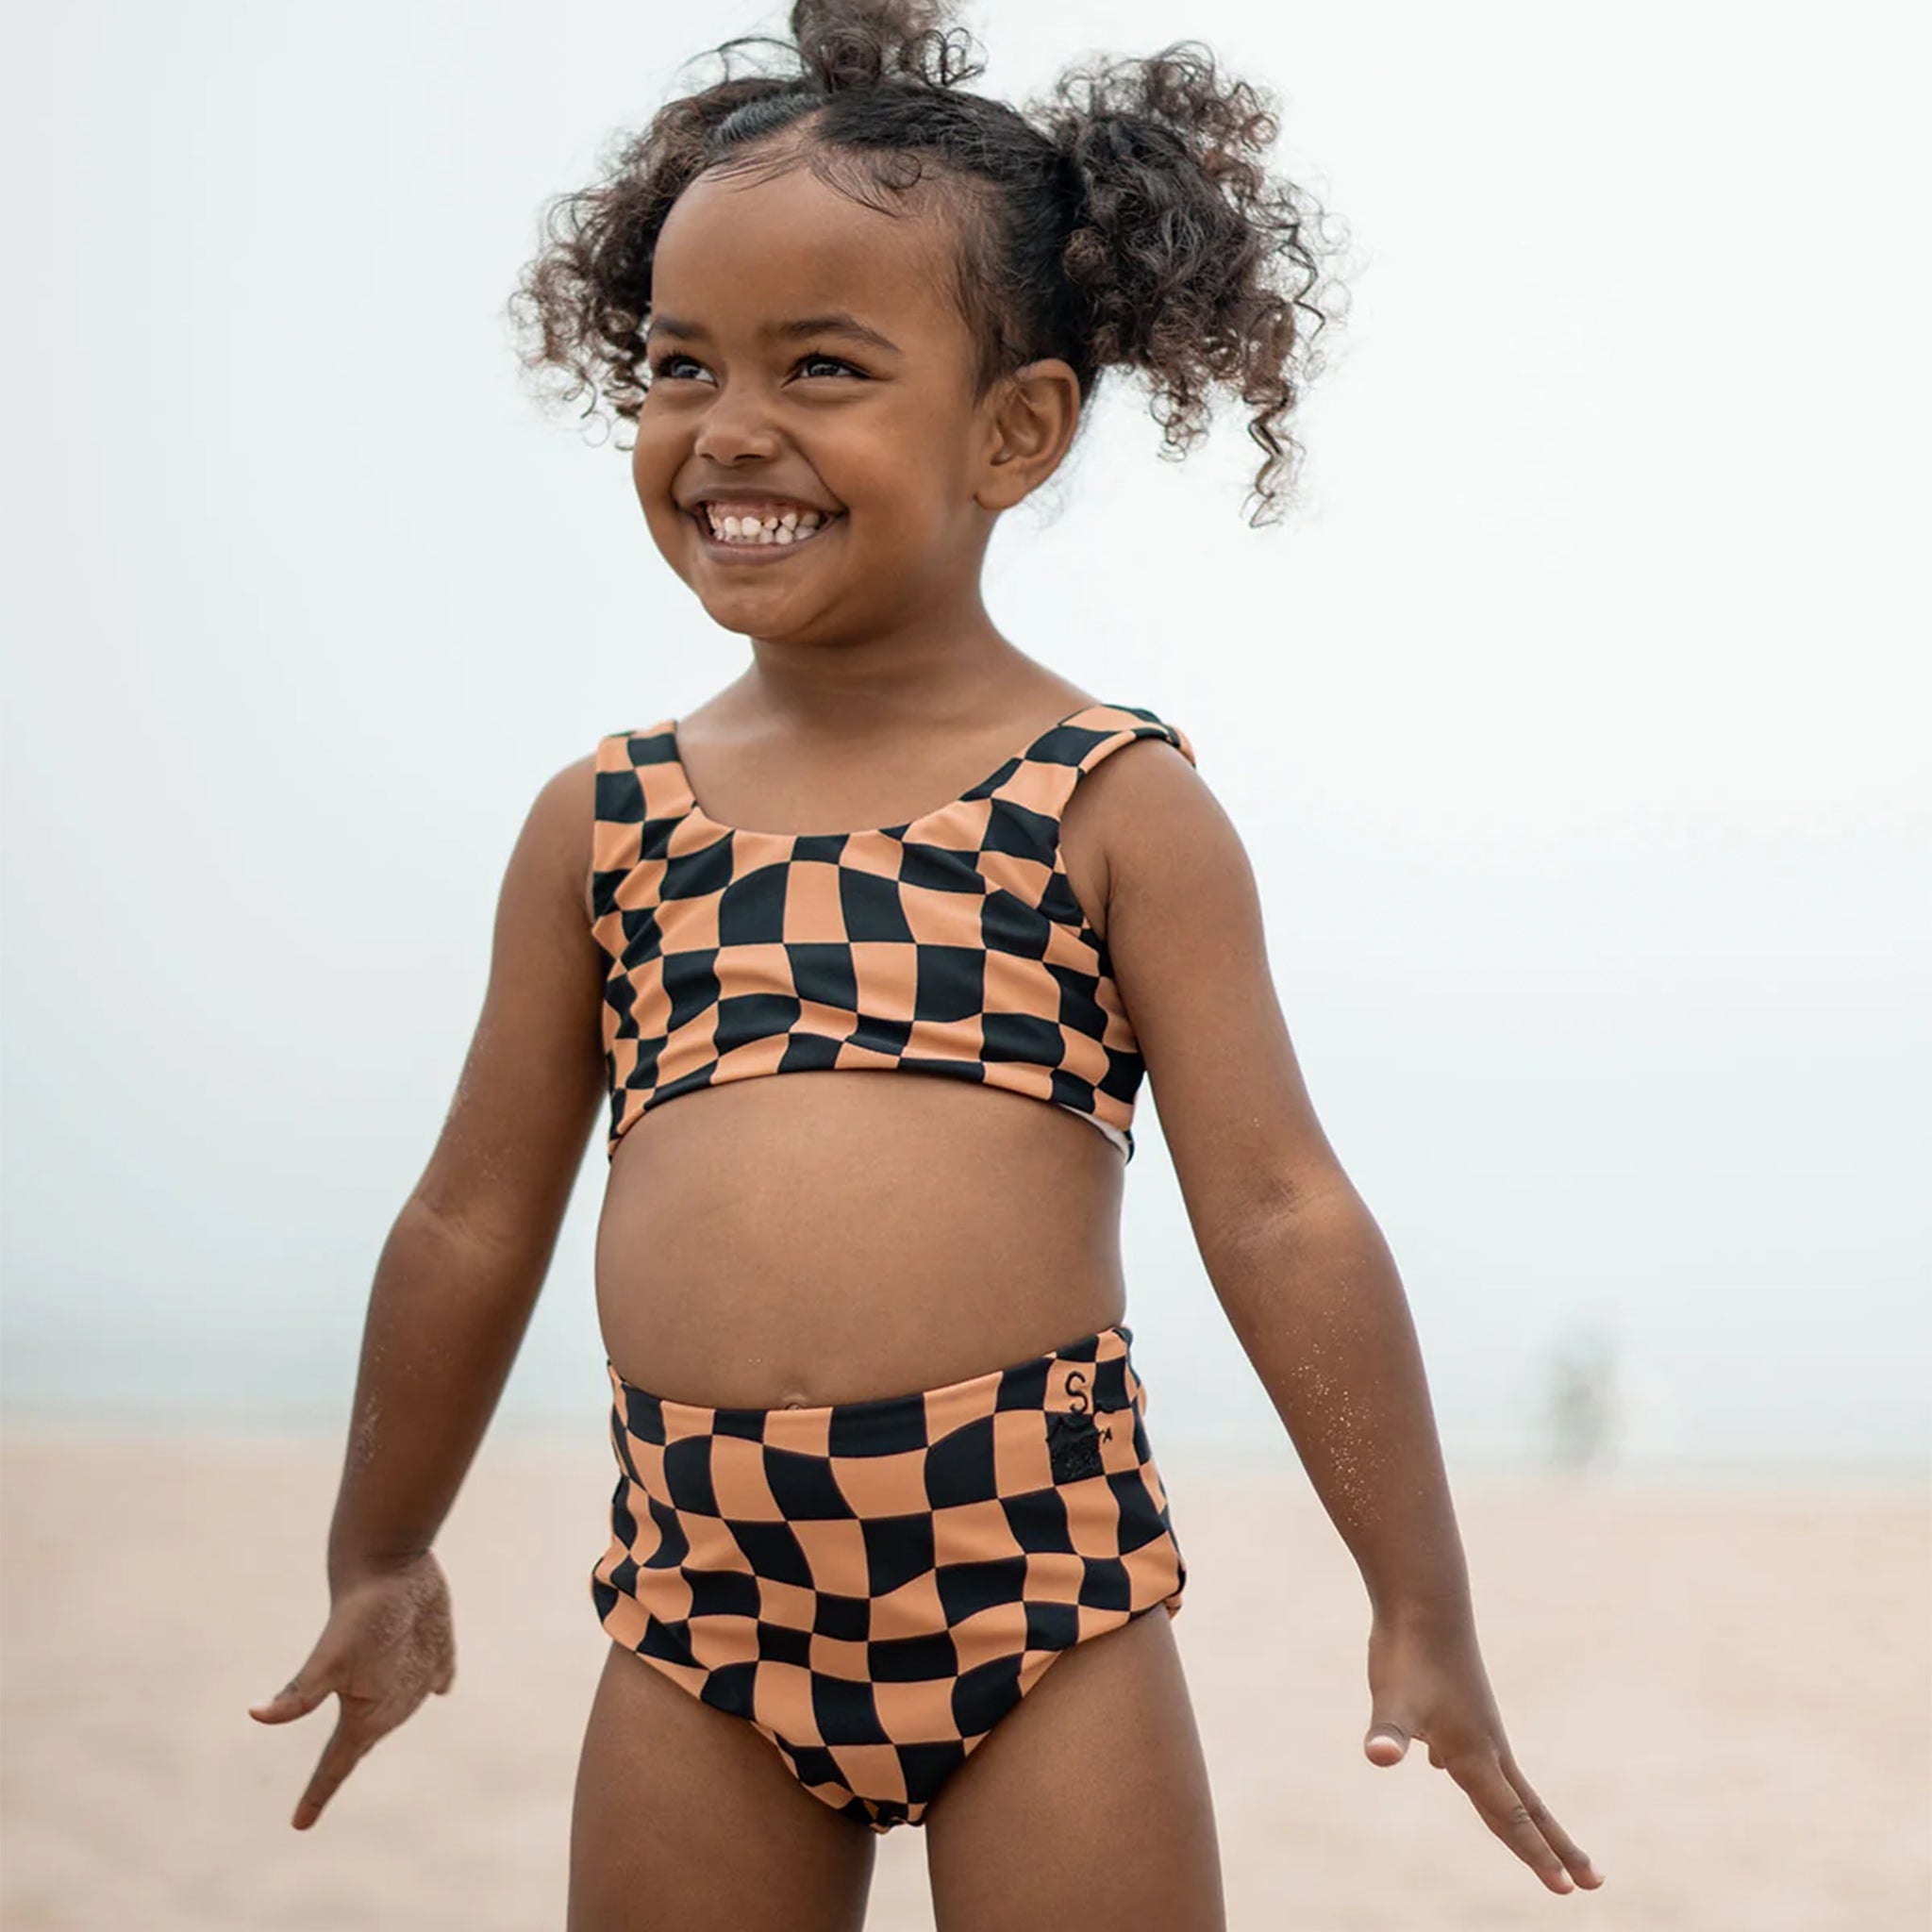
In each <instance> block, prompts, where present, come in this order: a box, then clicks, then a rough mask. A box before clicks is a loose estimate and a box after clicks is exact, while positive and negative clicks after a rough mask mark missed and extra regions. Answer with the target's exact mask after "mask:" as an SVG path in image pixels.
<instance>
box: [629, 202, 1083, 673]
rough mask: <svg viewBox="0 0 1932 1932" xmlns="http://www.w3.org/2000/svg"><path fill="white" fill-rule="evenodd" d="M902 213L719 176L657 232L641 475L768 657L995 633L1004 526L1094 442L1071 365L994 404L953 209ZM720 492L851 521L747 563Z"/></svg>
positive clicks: (650, 518) (675, 558) (1033, 376)
mask: <svg viewBox="0 0 1932 1932" xmlns="http://www.w3.org/2000/svg"><path fill="white" fill-rule="evenodd" d="M896 206H897V207H898V208H900V210H901V212H899V213H896V214H891V215H889V214H882V213H880V212H879V211H877V210H876V209H874V208H867V207H865V206H864V205H863V204H861V203H858V202H856V201H853V200H851V199H850V198H848V197H847V196H846V195H844V194H841V193H840V192H838V191H837V190H835V189H833V188H830V187H827V186H826V185H825V184H824V183H823V182H821V181H819V180H818V179H817V178H816V177H815V176H814V175H812V174H811V173H810V172H809V170H808V169H806V168H804V167H802V166H801V167H798V168H794V169H792V170H791V171H790V172H788V173H785V174H783V175H777V176H775V177H773V178H769V179H763V180H748V179H733V178H730V177H726V176H721V175H701V176H700V177H699V178H698V179H697V180H695V181H694V182H692V183H691V186H690V187H689V188H687V189H686V190H685V191H684V192H683V193H682V194H681V195H680V196H679V197H678V200H677V202H676V204H675V206H674V207H673V208H672V209H671V212H670V214H669V215H668V216H667V217H666V219H665V222H664V225H663V228H662V230H661V232H660V234H659V236H658V245H657V252H656V255H655V257H654V259H653V265H652V290H651V314H650V317H649V327H648V332H647V345H648V358H649V365H650V372H651V374H650V388H649V391H648V392H647V394H646V395H645V396H644V398H643V401H642V403H641V406H640V408H639V412H638V418H637V443H636V447H635V450H634V452H633V455H632V459H631V475H632V479H633V482H634V483H635V486H636V489H637V494H638V501H639V503H640V504H641V507H642V508H643V512H644V516H645V519H646V521H647V522H648V524H649V525H650V530H651V537H652V541H654V542H655V543H656V544H657V546H658V550H659V551H660V552H661V553H662V554H663V556H664V558H665V560H666V561H667V562H668V563H669V564H670V565H671V567H672V569H673V570H675V572H676V573H677V575H679V576H680V577H682V578H683V579H684V581H685V582H686V583H688V584H689V585H690V586H691V589H692V590H693V591H695V592H696V593H697V595H698V597H699V598H700V599H701V600H702V602H703V603H704V606H705V608H706V610H707V612H708V614H709V615H710V616H711V618H712V619H713V620H714V621H715V622H716V623H718V624H719V625H722V626H724V628H725V629H727V630H734V631H740V632H742V633H745V634H746V635H748V636H750V637H752V638H753V639H754V640H755V641H759V642H765V643H772V644H774V645H781V646H793V645H813V646H823V645H826V644H833V643H837V644H844V645H851V644H865V645H867V646H876V647H878V648H880V649H881V650H884V651H890V652H891V653H892V654H893V655H895V656H899V655H906V654H910V655H917V654H918V652H919V650H920V647H922V646H931V645H934V644H935V643H936V642H938V641H944V640H946V639H948V638H957V637H958V636H960V635H961V634H962V633H963V632H965V631H969V630H973V629H978V630H982V631H983V630H985V629H987V628H989V626H988V625H987V622H986V617H985V612H984V609H983V607H982V606H981V604H980V601H979V571H980V565H981V562H982V559H983V558H984V555H985V550H986V544H987V540H988V538H989V537H990V536H991V530H992V525H993V523H994V521H995V520H996V518H997V516H998V514H999V512H1000V511H1001V510H1003V509H1007V508H1010V507H1011V506H1012V505H1013V504H1015V503H1017V502H1019V501H1021V499H1022V498H1024V496H1025V495H1026V494H1027V493H1028V492H1029V491H1032V490H1033V489H1034V488H1036V487H1037V486H1038V485H1039V484H1040V483H1041V482H1042V481H1044V480H1045V478H1046V477H1047V476H1048V475H1051V474H1052V472H1053V470H1054V469H1055V468H1056V467H1057V466H1058V463H1059V461H1060V458H1061V457H1062V456H1063V455H1064V453H1065V449H1066V446H1067V444H1068V443H1069V442H1070V441H1071V440H1072V436H1073V432H1074V427H1075V426H1076V419H1077V413H1078V408H1077V406H1078V389H1077V384H1076V382H1075V380H1074V375H1073V371H1072V370H1071V369H1070V368H1069V367H1068V365H1067V364H1066V363H1065V362H1063V361H1058V360H1045V361H1040V362H1035V363H1032V364H1029V365H1028V366H1027V368H1026V369H1025V370H1024V371H1022V372H1020V373H1019V375H1018V376H1017V377H1009V378H1008V380H1007V381H1006V382H1004V383H1002V384H1000V385H998V386H997V387H996V388H995V390H994V391H993V392H992V393H991V395H989V396H987V397H984V398H982V399H981V400H980V401H979V402H977V403H975V402H974V397H973V393H972V388H973V374H974V366H975V364H976V361H977V355H978V350H977V345H976V343H975V342H974V340H973V338H972V335H971V333H970V331H969V329H968V326H967V324H966V322H965V320H964V319H963V318H962V317H961V316H960V314H959V313H958V309H957V308H955V307H954V306H953V304H952V302H951V301H950V299H949V298H948V296H947V293H946V285H947V281H948V278H949V276H950V274H951V256H950V254H949V252H948V251H949V249H950V248H951V246H952V245H953V238H952V236H951V234H950V232H949V231H948V229H947V228H946V226H945V225H944V223H945V217H944V215H943V213H942V212H941V204H939V203H938V202H936V201H933V202H929V203H922V202H921V201H920V200H918V199H917V198H915V199H914V200H912V201H909V202H900V203H897V204H896ZM835 315H843V316H845V317H847V318H849V321H850V324H852V325H857V330H858V331H863V332H855V331H854V329H853V328H852V327H850V326H848V327H844V328H841V327H840V326H838V325H834V324H833V323H831V322H829V321H827V320H825V318H828V317H833V316H835ZM804 323H811V324H812V326H810V327H808V328H798V327H795V326H793V325H799V324H804ZM866 332H869V333H866ZM718 489H723V490H731V491H743V490H752V491H759V492H761V493H766V494H769V495H770V496H772V497H774V498H790V499H792V500H794V501H795V502H797V503H799V504H801V505H812V506H816V507H819V508H822V509H824V510H827V511H836V512H837V514H836V517H835V518H834V520H833V521H832V522H830V523H829V524H828V525H826V526H825V527H824V529H823V530H822V531H821V533H820V534H818V535H816V536H812V537H810V538H809V539H808V540H807V541H803V542H794V543H791V544H787V545H784V546H782V547H779V548H770V547H768V548H760V549H758V550H757V551H755V552H751V553H748V554H746V553H734V552H732V551H730V550H727V549H726V548H724V546H723V545H722V544H719V543H718V542H716V541H714V540H713V539H711V538H710V537H709V536H708V534H707V531H706V529H705V528H702V527H700V516H701V513H700V512H699V511H698V510H697V505H698V503H699V502H700V501H701V500H702V499H703V498H705V497H706V496H707V495H708V494H709V493H710V492H711V491H713V490H718ZM726 508H729V506H727V507H726ZM752 508H756V506H752Z"/></svg>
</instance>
